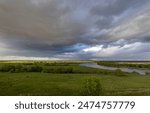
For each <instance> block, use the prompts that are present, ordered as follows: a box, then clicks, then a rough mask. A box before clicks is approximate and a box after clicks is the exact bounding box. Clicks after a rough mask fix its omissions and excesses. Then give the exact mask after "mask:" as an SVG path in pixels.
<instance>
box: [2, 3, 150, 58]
mask: <svg viewBox="0 0 150 113" xmlns="http://www.w3.org/2000/svg"><path fill="white" fill-rule="evenodd" d="M149 48H150V1H149V0H0V59H1V60H3V59H66V60H71V59H76V60H87V59H97V60H150V49H149Z"/></svg>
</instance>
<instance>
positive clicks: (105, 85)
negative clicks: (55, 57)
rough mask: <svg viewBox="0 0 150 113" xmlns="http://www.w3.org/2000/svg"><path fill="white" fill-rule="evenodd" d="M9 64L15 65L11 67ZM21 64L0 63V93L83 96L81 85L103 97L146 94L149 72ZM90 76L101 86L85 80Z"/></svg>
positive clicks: (68, 65)
mask: <svg viewBox="0 0 150 113" xmlns="http://www.w3.org/2000/svg"><path fill="white" fill-rule="evenodd" d="M3 65H4V66H3ZM12 65H15V67H13V66H12ZM19 65H20V64H19ZM21 65H22V66H18V64H11V65H10V64H9V65H8V64H7V65H6V64H5V63H4V64H1V65H0V66H1V68H2V72H0V95H1V96H3V95H4V96H6V95H11V96H16V95H20V96H22V95H23V96H82V95H84V94H83V90H85V85H88V86H86V88H87V87H88V88H89V89H91V88H93V87H96V88H97V89H96V90H99V89H100V90H103V93H101V94H100V95H105V96H107V95H108V96H114V95H119V96H124V95H130V96H132V95H133V96H135V95H141V96H144V95H149V96H150V74H147V75H145V76H141V75H138V74H136V73H131V74H129V73H124V72H120V71H118V70H117V71H107V70H101V69H94V68H87V67H81V66H79V65H78V64H67V65H66V64H63V65H62V64H55V66H53V65H52V64H49V65H48V64H44V65H43V64H40V66H41V67H42V69H41V68H38V69H40V71H39V70H36V69H35V68H33V67H34V66H35V65H34V64H32V65H30V64H28V65H27V64H21ZM26 65H27V66H26ZM36 65H37V64H36ZM38 65H39V64H38ZM3 67H9V68H10V67H11V68H13V70H12V69H11V68H10V69H9V68H8V69H7V70H3ZM26 68H27V69H26ZM24 69H25V70H26V71H27V72H26V71H25V70H24ZM49 69H51V71H50V72H49V71H47V70H49ZM70 69H71V71H70ZM63 70H65V71H63ZM3 71H6V72H3ZM7 71H8V72H7ZM34 71H35V72H34ZM36 71H38V72H36ZM91 78H94V79H96V80H97V81H98V82H99V83H100V85H101V87H99V86H95V85H98V84H97V83H96V82H95V81H94V82H87V80H89V79H91ZM98 88H99V89H98ZM91 90H92V89H91ZM94 90H95V89H94ZM84 93H88V92H84ZM87 95H88V94H87Z"/></svg>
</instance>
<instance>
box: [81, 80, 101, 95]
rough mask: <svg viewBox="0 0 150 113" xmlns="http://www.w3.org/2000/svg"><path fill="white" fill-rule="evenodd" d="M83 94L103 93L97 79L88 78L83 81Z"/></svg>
mask: <svg viewBox="0 0 150 113" xmlns="http://www.w3.org/2000/svg"><path fill="white" fill-rule="evenodd" d="M81 94H82V95H84V96H99V95H102V94H103V90H102V87H101V84H100V81H99V79H97V78H89V79H87V80H86V81H85V82H84V87H83V89H82V91H81Z"/></svg>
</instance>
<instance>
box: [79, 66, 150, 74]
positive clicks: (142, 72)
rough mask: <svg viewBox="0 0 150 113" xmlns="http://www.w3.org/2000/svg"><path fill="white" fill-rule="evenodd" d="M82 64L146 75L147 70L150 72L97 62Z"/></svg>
mask: <svg viewBox="0 0 150 113" xmlns="http://www.w3.org/2000/svg"><path fill="white" fill-rule="evenodd" d="M80 66H85V67H92V68H98V69H106V70H117V69H120V70H121V71H123V72H128V73H132V72H137V73H139V74H140V75H145V74H146V73H147V72H148V73H150V70H146V69H134V68H124V67H120V68H117V67H108V66H102V65H98V64H97V63H82V64H80Z"/></svg>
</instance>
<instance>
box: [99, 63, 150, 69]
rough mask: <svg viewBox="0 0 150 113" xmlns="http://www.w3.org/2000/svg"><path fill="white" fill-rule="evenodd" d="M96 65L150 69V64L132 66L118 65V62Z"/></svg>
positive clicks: (127, 64)
mask: <svg viewBox="0 0 150 113" xmlns="http://www.w3.org/2000/svg"><path fill="white" fill-rule="evenodd" d="M97 64H98V65H103V66H110V67H127V68H146V69H150V64H138V63H137V64H136V63H135V64H132V63H119V62H113V61H112V62H110V61H108V62H102V61H101V62H97Z"/></svg>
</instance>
